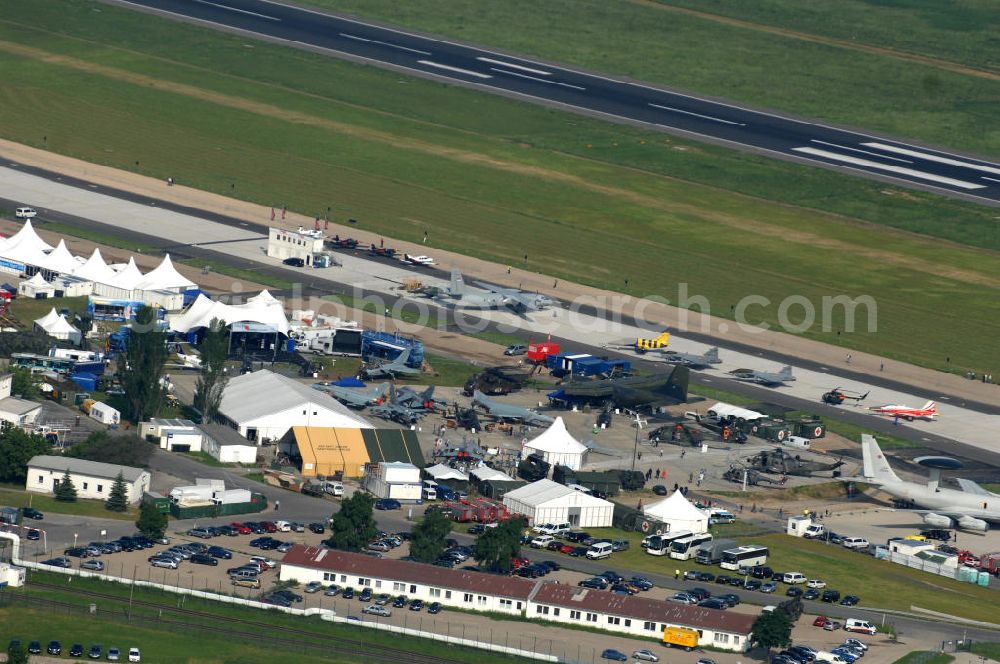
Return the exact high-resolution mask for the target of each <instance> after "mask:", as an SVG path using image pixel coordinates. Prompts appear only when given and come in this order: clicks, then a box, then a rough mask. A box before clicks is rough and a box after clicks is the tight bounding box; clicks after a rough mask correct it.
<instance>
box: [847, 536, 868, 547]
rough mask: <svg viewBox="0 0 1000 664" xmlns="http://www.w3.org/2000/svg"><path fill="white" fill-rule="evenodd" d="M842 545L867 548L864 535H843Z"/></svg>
mask: <svg viewBox="0 0 1000 664" xmlns="http://www.w3.org/2000/svg"><path fill="white" fill-rule="evenodd" d="M843 545H844V548H845V549H867V548H868V540H866V539H865V538H864V537H845V538H844V541H843Z"/></svg>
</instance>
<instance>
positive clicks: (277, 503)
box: [274, 500, 281, 512]
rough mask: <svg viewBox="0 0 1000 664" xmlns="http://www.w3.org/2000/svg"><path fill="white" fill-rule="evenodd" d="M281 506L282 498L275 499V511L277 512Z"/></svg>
mask: <svg viewBox="0 0 1000 664" xmlns="http://www.w3.org/2000/svg"><path fill="white" fill-rule="evenodd" d="M279 507H281V501H280V500H276V501H274V511H275V512H277V511H278V508H279Z"/></svg>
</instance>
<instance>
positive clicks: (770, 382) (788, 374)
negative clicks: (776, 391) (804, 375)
mask: <svg viewBox="0 0 1000 664" xmlns="http://www.w3.org/2000/svg"><path fill="white" fill-rule="evenodd" d="M729 373H730V374H732V376H733V377H734V378H735V379H736V380H745V381H748V382H751V383H757V384H758V385H763V386H765V387H781V386H784V384H785V383H788V382H791V381H793V380H795V376H793V375H792V368H791V367H790V366H784V367H782V368H781V371H778V372H773V371H757V370H756V369H735V370H733V371H730V372H729Z"/></svg>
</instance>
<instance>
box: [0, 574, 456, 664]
mask: <svg viewBox="0 0 1000 664" xmlns="http://www.w3.org/2000/svg"><path fill="white" fill-rule="evenodd" d="M31 585H32V587H34V588H44V589H48V590H56V591H61V592H66V591H69V592H72V593H74V594H77V595H80V596H82V597H86V598H91V599H101V600H108V601H111V602H114V603H116V604H119V605H121V607H122V608H123V609H125V608H127V606H128V605H129V604H131V606H132V608H133V609H135V608H136V607H142V608H147V609H153V610H155V611H156V612H157V616H155V617H151V616H148V615H145V616H141V617H140V619H141V620H142V621H144V622H148V621H150V619H151V618H152V619H153V620H154V621H155V622H156V623H157V624H162V625H169V626H171V627H176V628H183V629H192V628H194V629H199V630H201V631H206V632H217V633H218V634H219V635H220V636H229V637H232V636H236V637H240V638H246V639H251V640H257V641H266V642H267V643H268V644H269V645H277V646H283V647H287V648H289V649H300V650H301V649H302V648H303V647H308V648H312V649H317V650H320V649H321V650H324V651H327V652H329V651H330V649H331V648H334V649H335V651H336V652H340V653H344V652H350V653H354V654H357V655H361V656H368V657H379V658H381V657H385V658H388V657H393V658H396V659H397V660H399V659H401V660H402V661H406V662H408V664H449V663H452V664H464V663H463V662H462V661H461V660H456V659H446V658H442V657H439V656H436V655H434V656H432V655H424V654H421V653H415V652H412V651H409V650H404V649H402V648H393V647H391V646H384V645H380V644H375V643H371V642H368V643H366V642H365V641H364V640H363V639H349V638H344V637H341V636H333V635H324V634H318V633H316V632H312V631H309V630H303V629H295V628H291V627H287V626H282V627H280V628H276V626H275V625H273V624H271V623H267V622H263V621H258V620H248V619H245V618H234V617H230V616H219V615H218V614H214V613H209V612H207V611H196V610H191V609H184V608H179V607H177V606H172V605H169V604H160V603H157V602H150V601H147V600H135V599H134V600H132V601H131V602H129V599H128V598H127V597H121V596H119V595H113V594H109V593H101V592H96V591H92V590H81V589H77V588H68V587H66V586H61V585H57V584H51V583H44V582H42V583H40V582H35V581H33V582H32V584H31ZM23 599H24V601H27V602H28V603H38V604H44V605H48V606H54V607H59V608H64V609H67V610H73V609H77V610H81V609H82V608H83V607H81V606H80V605H79V604H74V603H72V602H65V601H61V600H58V599H53V598H47V597H46V598H42V597H31V596H24V598H23ZM15 601H17V600H15ZM169 614H173V615H175V616H178V617H184V618H188V620H179V619H172V618H169V617H165V616H166V615H169ZM218 620H223V621H225V628H224V629H219V628H215V627H212V623H213V622H214V621H218ZM241 628H242V629H241ZM244 630H246V631H244ZM385 661H389V660H388V659H386V660H385Z"/></svg>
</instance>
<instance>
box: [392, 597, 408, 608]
mask: <svg viewBox="0 0 1000 664" xmlns="http://www.w3.org/2000/svg"><path fill="white" fill-rule="evenodd" d="M407 602H409V599H407V597H406V595H398V596H397V597H396V599H394V600H392V605H393V606H394V607H396V608H397V609H401V608H403V607H404V606H406V603H407Z"/></svg>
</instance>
